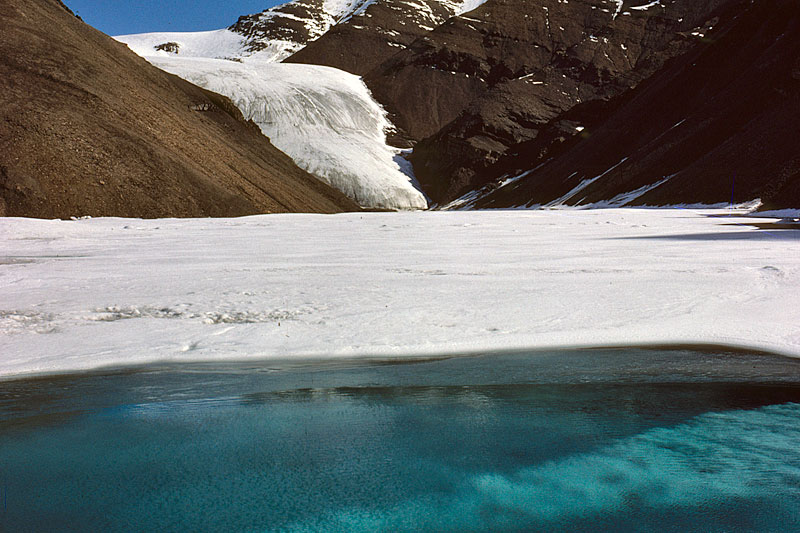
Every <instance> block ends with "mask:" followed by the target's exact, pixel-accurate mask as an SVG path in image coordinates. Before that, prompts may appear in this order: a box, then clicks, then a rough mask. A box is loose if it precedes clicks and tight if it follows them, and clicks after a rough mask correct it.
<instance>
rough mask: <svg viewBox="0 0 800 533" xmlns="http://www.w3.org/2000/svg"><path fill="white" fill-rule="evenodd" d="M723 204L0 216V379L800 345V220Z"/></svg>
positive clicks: (788, 350) (783, 349)
mask: <svg viewBox="0 0 800 533" xmlns="http://www.w3.org/2000/svg"><path fill="white" fill-rule="evenodd" d="M724 214H725V211H724V210H717V211H713V210H705V211H701V210H681V209H661V210H654V209H607V210H556V211H547V210H543V211H494V212H474V211H473V212H405V213H364V214H343V215H266V216H255V217H247V218H239V219H196V220H175V219H170V220H133V219H89V220H77V221H45V220H32V219H13V218H6V219H0V291H1V293H2V297H1V298H0V376H5V377H9V376H13V375H21V374H31V373H48V372H64V371H73V370H83V369H90V368H97V367H102V366H107V365H128V364H141V363H148V362H155V361H181V360H192V361H203V360H228V359H230V360H249V359H264V358H282V359H283V358H292V357H337V356H338V357H343V356H391V357H410V356H425V355H441V354H467V353H474V352H481V351H487V350H506V349H529V348H543V347H561V346H565V347H566V346H570V347H572V346H608V345H639V344H666V343H681V344H683V343H688V344H699V343H709V344H727V345H733V346H742V347H749V348H761V349H766V350H771V351H776V352H779V353H785V354H788V355H795V356H800V305H799V304H798V295H800V231H798V230H781V229H775V230H771V229H767V230H764V229H758V228H756V227H754V226H751V225H748V223H752V222H770V221H771V220H770V219H756V218H745V217H731V218H728V217H719V216H711V215H724Z"/></svg>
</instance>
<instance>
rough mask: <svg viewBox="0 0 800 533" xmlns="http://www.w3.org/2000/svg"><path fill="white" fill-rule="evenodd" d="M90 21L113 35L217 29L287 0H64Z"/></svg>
mask: <svg viewBox="0 0 800 533" xmlns="http://www.w3.org/2000/svg"><path fill="white" fill-rule="evenodd" d="M63 1H64V3H65V4H66V5H67V6H69V8H70V9H72V10H73V11H75V12H76V13H77V14H78V15H80V16H81V18H82V19H83V20H84V21H86V23H88V24H91V25H92V26H94V27H95V28H97V29H98V30H100V31H102V32H105V33H107V34H109V35H124V34H126V33H143V32H149V31H199V30H216V29H218V28H224V27H226V26H230V25H231V24H233V23H234V22H236V19H237V18H239V15H247V14H250V13H258V12H259V11H263V10H265V9H267V8H268V7H272V6H274V5H277V4H282V3H284V2H285V1H286V0H230V1H227V2H226V1H225V0H63Z"/></svg>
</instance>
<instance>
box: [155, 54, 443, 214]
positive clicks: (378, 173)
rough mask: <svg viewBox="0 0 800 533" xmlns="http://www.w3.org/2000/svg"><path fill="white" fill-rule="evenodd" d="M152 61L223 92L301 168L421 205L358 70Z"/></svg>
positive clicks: (370, 194)
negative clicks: (387, 142) (388, 142)
mask: <svg viewBox="0 0 800 533" xmlns="http://www.w3.org/2000/svg"><path fill="white" fill-rule="evenodd" d="M146 59H147V60H148V61H150V62H151V63H152V64H153V65H155V66H157V67H159V68H161V69H163V70H166V71H167V72H171V73H172V74H176V75H178V76H180V77H182V78H184V79H186V80H188V81H190V82H192V83H194V84H196V85H199V86H201V87H205V88H206V89H209V90H211V91H214V92H218V93H220V94H224V95H225V96H227V97H229V98H230V99H231V100H232V101H233V103H234V104H236V106H237V107H239V109H240V110H241V111H242V113H243V114H244V116H245V118H247V119H252V120H253V121H254V122H255V123H256V124H258V126H259V127H260V128H261V131H262V132H263V133H264V135H266V136H267V137H269V139H270V140H271V141H272V143H273V144H274V145H275V146H276V147H277V148H278V149H279V150H281V151H283V152H285V153H286V154H287V155H289V157H291V158H292V159H293V160H294V161H295V163H297V165H298V166H300V167H301V168H303V169H305V170H307V171H308V172H310V173H311V174H313V175H315V176H317V177H318V178H320V179H321V180H323V181H325V182H326V183H328V184H330V185H331V186H333V187H335V188H336V189H339V190H340V191H342V192H343V193H345V194H346V195H347V196H349V197H350V198H352V199H353V200H355V201H356V202H357V203H358V204H359V205H361V206H363V207H371V208H387V209H425V208H426V207H427V205H428V204H427V200H426V198H425V196H424V195H423V194H422V193H421V192H420V191H419V190H418V189H417V188H416V187H415V186H414V178H413V176H412V175H410V170H409V167H408V166H406V165H402V164H401V163H402V161H400V157H401V156H400V154H399V150H397V149H395V148H392V147H390V146H388V145H387V144H386V130H387V129H389V128H390V127H391V123H390V122H389V120H388V119H387V118H386V112H385V111H384V109H383V108H382V107H381V106H380V105H379V104H378V103H377V102H376V101H375V100H374V99H373V98H372V95H371V94H370V92H369V90H368V89H367V87H366V86H365V85H364V83H363V82H362V81H361V79H360V78H359V77H358V76H355V75H353V74H349V73H347V72H344V71H342V70H338V69H335V68H331V67H322V66H317V65H300V64H288V63H271V62H267V61H256V60H250V61H246V62H242V63H239V62H236V61H226V60H222V59H209V58H184V57H154V56H150V57H146Z"/></svg>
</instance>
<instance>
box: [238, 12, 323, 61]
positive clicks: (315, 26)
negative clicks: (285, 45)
mask: <svg viewBox="0 0 800 533" xmlns="http://www.w3.org/2000/svg"><path fill="white" fill-rule="evenodd" d="M323 7H324V0H294V1H292V2H289V3H286V4H282V5H279V6H276V7H273V8H270V9H267V10H265V11H262V12H261V13H255V14H252V15H244V16H241V17H239V20H238V21H236V23H235V24H233V25H232V26H231V27H230V28H229V29H230V30H231V31H234V32H236V33H239V34H241V35H243V36H244V37H245V38H246V47H245V50H247V51H248V52H258V51H260V50H263V49H264V48H266V47H267V46H268V45H269V41H273V40H281V41H287V42H290V43H295V45H296V47H297V48H300V47H302V46H303V45H305V44H306V43H307V42H309V41H311V40H313V39H316V38H317V37H319V36H320V35H322V34H323V33H324V32H325V31H327V30H328V28H329V27H330V25H331V23H332V22H333V20H332V17H331V16H330V15H329V14H327V13H326V12H325V10H324V9H323Z"/></svg>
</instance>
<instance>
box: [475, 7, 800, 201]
mask: <svg viewBox="0 0 800 533" xmlns="http://www.w3.org/2000/svg"><path fill="white" fill-rule="evenodd" d="M737 7H739V6H737ZM726 19H727V22H720V24H719V25H718V26H717V27H716V28H715V29H714V31H713V32H710V33H708V34H707V35H706V38H705V39H704V41H703V42H701V43H699V44H698V45H697V46H696V47H694V48H693V49H692V50H691V51H690V52H689V53H686V54H684V55H682V56H681V57H678V58H676V59H673V60H672V61H670V62H669V63H667V65H666V66H665V67H664V68H663V69H662V70H660V71H659V72H658V73H656V74H655V75H653V76H652V77H651V78H649V79H648V80H646V81H645V82H643V83H642V84H641V85H640V86H639V87H637V88H636V89H635V90H633V91H630V92H629V93H627V94H625V95H623V96H621V97H619V98H617V99H614V100H612V101H610V102H608V103H607V104H605V105H602V106H593V105H586V106H582V107H581V106H578V107H576V108H574V109H573V110H572V112H571V113H568V114H565V115H564V116H563V117H559V119H558V120H555V121H552V122H550V123H549V124H548V125H547V127H546V128H545V129H544V130H543V132H542V134H541V135H540V138H538V139H535V140H533V141H530V142H527V143H521V144H519V145H517V146H515V147H513V149H512V150H510V151H509V154H508V156H507V157H506V158H505V159H504V160H501V161H500V162H498V163H497V164H496V165H494V166H492V167H490V168H489V169H488V171H487V172H485V173H484V174H483V176H482V179H484V180H489V184H490V185H489V186H487V187H485V188H484V189H483V191H482V193H481V194H476V195H474V196H475V199H474V201H473V202H471V204H472V205H473V206H475V207H508V206H514V205H524V204H544V203H547V202H551V201H553V200H555V199H558V198H563V199H564V203H567V204H576V203H579V202H582V203H591V202H602V201H604V200H605V201H608V200H609V199H614V198H615V197H617V202H618V203H619V202H620V201H625V200H628V201H629V205H637V204H639V205H641V204H649V205H665V204H672V203H680V202H700V203H718V202H729V201H732V202H743V201H747V200H751V199H753V198H757V197H760V198H761V199H762V201H763V202H764V204H765V206H766V207H770V208H779V207H795V208H796V207H798V206H800V9H798V5H797V2H795V1H794V0H760V1H758V2H754V3H752V4H750V3H749V2H748V3H747V5H745V6H741V8H740V9H738V10H737V11H736V13H735V15H734V16H730V17H726ZM565 123H575V124H587V126H586V130H584V131H583V132H582V134H581V135H578V136H567V135H565V134H564V133H563V129H564V124H565ZM530 169H536V170H534V171H530ZM522 173H526V175H525V176H524V177H522V178H520V179H517V180H514V179H513V177H514V176H520V175H521V174H522ZM601 175H602V177H601V178H599V179H596V180H594V181H591V182H587V181H585V180H591V179H593V178H596V177H597V176H601ZM509 178H511V179H509ZM509 181H510V183H508V184H507V185H506V186H504V187H498V185H499V184H501V183H503V182H509ZM581 183H584V184H585V186H584V187H583V188H581V189H580V190H579V191H577V192H576V193H575V194H574V195H572V196H571V197H567V198H564V197H565V196H567V195H569V193H570V191H572V190H574V189H576V188H578V187H580V185H581ZM656 183H660V185H658V186H657V187H654V188H652V189H651V188H650V187H652V186H653V185H654V184H656ZM631 191H636V194H633V195H631V194H628V195H625V193H630V192H631ZM637 195H638V196H637Z"/></svg>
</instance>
